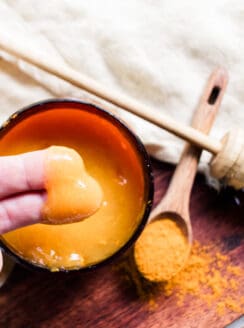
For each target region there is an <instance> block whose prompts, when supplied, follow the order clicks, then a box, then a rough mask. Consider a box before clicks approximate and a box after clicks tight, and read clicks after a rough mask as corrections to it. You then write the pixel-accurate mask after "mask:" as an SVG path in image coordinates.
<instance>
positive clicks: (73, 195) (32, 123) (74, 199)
mask: <svg viewBox="0 0 244 328" xmlns="http://www.w3.org/2000/svg"><path fill="white" fill-rule="evenodd" d="M52 145H55V146H57V148H56V147H54V148H53V147H51V148H49V149H50V152H49V155H48V156H51V157H49V159H48V160H47V163H49V164H50V163H51V165H49V169H48V176H49V179H48V180H47V189H48V197H47V202H46V205H45V207H44V209H43V214H44V220H45V222H48V221H49V223H50V221H53V222H54V223H57V221H58V220H60V221H62V220H64V221H63V222H66V224H58V225H50V224H35V225H32V226H28V227H24V228H21V229H17V230H15V231H12V232H9V233H7V234H4V235H3V236H1V244H2V247H3V248H4V249H5V250H7V251H8V252H9V253H10V254H12V255H13V256H14V257H15V258H16V259H17V260H19V261H20V262H23V263H24V264H28V265H30V266H32V267H38V268H44V269H48V270H51V271H62V270H65V271H66V270H76V269H85V268H88V267H92V266H94V265H95V266H97V265H98V264H100V263H104V262H106V261H107V260H111V259H112V258H114V257H115V256H116V255H118V254H120V253H121V252H122V251H124V250H125V249H127V248H128V247H129V246H130V245H131V244H132V242H133V241H135V239H136V238H137V237H138V235H139V233H140V231H141V230H142V228H143V226H144V225H145V223H146V220H147V217H148V215H149V211H150V208H151V203H152V194H153V181H152V175H151V168H150V162H149V158H148V155H147V153H146V151H145V149H144V147H143V145H142V144H141V142H140V141H139V140H138V138H137V137H136V136H135V135H134V134H133V133H132V132H131V131H130V130H129V129H128V128H127V127H126V126H125V125H124V124H123V123H121V122H120V120H118V119H117V118H115V117H114V116H113V115H111V114H110V113H108V112H106V111H104V110H102V109H99V108H97V107H95V106H93V105H91V104H87V103H82V102H79V101H74V100H53V101H46V102H42V103H39V104H36V105H33V106H30V107H29V108H27V109H25V110H23V111H21V112H18V113H17V115H16V114H15V115H14V118H13V119H10V121H9V122H8V123H7V124H5V127H4V128H3V129H2V130H1V131H0V155H14V154H19V153H24V152H29V151H34V150H37V149H45V148H48V147H50V146H52ZM62 147H65V148H62ZM66 147H67V148H66ZM72 149H73V150H72ZM55 156H56V157H55ZM65 156H68V157H70V158H71V159H72V160H71V161H70V162H69V161H66V160H65ZM51 158H52V160H51V161H50V159H51ZM53 158H59V160H58V165H57V162H55V160H54V161H53ZM68 162H69V164H68ZM77 163H78V164H77ZM70 165H71V166H70ZM77 176H79V177H80V178H79V177H78V178H77ZM65 179H66V180H65ZM72 184H73V186H72ZM68 186H69V187H68ZM70 186H72V188H71V187H70ZM84 186H86V187H87V189H86V192H87V193H86V197H84V198H83V200H86V202H87V203H86V204H85V203H83V204H82V201H83V200H82V199H81V197H82V192H81V191H82V188H83V191H84V190H85V189H84ZM88 186H90V187H88ZM54 187H55V188H54ZM60 199H63V200H62V201H60ZM88 200H90V201H88ZM79 202H80V203H79ZM85 205H86V206H87V207H86V206H85ZM83 210H84V213H82V211H83ZM70 213H71V214H70ZM87 215H88V216H89V217H88V218H86V219H84V220H82V221H81V222H77V223H67V222H69V221H70V218H71V217H72V220H73V219H74V218H77V219H78V220H80V219H82V218H85V217H86V216H87ZM82 216H83V217H82ZM63 222H62V223H63Z"/></svg>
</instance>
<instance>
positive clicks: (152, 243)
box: [134, 218, 190, 282]
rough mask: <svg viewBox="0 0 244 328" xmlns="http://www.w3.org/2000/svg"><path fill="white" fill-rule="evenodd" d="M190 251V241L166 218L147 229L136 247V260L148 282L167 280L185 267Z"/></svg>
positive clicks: (153, 223) (151, 224) (149, 225)
mask: <svg viewBox="0 0 244 328" xmlns="http://www.w3.org/2000/svg"><path fill="white" fill-rule="evenodd" d="M189 251H190V247H189V244H188V241H187V239H186V237H185V235H184V234H183V232H182V231H181V229H180V227H179V226H178V225H177V223H176V222H174V221H172V220H171V219H168V218H163V219H159V220H156V221H153V222H152V223H150V224H148V225H147V226H146V228H145V229H144V231H143V232H142V234H141V236H140V237H139V239H138V240H137V242H136V244H135V248H134V258H135V262H136V265H137V268H138V270H139V271H140V273H141V274H142V275H143V276H144V277H145V278H146V279H148V280H150V281H152V282H160V281H168V280H170V279H171V278H172V277H174V276H175V275H176V274H177V273H178V272H179V271H180V270H181V269H182V268H183V266H184V264H185V262H186V259H187V258H188V255H189Z"/></svg>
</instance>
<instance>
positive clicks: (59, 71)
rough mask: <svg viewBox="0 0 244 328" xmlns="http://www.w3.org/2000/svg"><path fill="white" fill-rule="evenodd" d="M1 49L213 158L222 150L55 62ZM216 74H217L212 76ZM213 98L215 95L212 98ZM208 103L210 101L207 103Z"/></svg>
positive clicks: (222, 78) (223, 80)
mask: <svg viewBox="0 0 244 328" xmlns="http://www.w3.org/2000/svg"><path fill="white" fill-rule="evenodd" d="M0 48H1V49H2V50H4V51H6V52H8V53H9V54H11V55H14V56H15V57H17V58H21V59H22V60H24V61H26V62H27V63H29V64H31V65H34V66H37V67H38V68H40V69H42V70H44V71H46V72H48V73H50V74H52V75H55V76H57V77H59V78H61V79H63V80H65V81H67V82H69V83H71V84H72V85H74V86H77V87H79V88H82V89H84V90H86V91H88V92H89V93H91V94H94V95H95V96H98V97H100V98H102V99H104V100H106V101H108V102H110V103H112V104H114V105H116V106H118V107H120V108H122V109H124V110H126V111H128V112H130V113H132V114H135V115H137V116H139V117H141V118H143V119H145V120H147V121H149V122H151V123H153V124H155V125H157V126H159V127H160V128H163V129H165V130H167V131H168V132H171V133H173V134H175V135H176V136H178V137H180V138H183V139H185V140H187V141H188V142H191V143H193V144H195V145H197V146H199V147H201V148H203V149H206V150H208V151H209V152H211V153H213V154H218V153H219V151H220V150H221V147H222V145H221V142H220V141H218V140H214V139H212V138H210V137H208V136H206V135H204V134H203V133H201V132H200V131H197V130H195V129H194V128H192V127H190V126H185V125H183V124H181V123H179V122H177V121H175V120H173V119H172V118H170V117H169V116H167V115H164V114H162V113H159V112H158V111H155V110H152V109H151V108H149V107H148V106H146V105H143V104H141V103H139V102H137V101H136V100H132V99H130V98H128V97H126V96H123V95H121V94H118V93H116V92H113V91H110V90H107V89H106V88H105V87H103V86H102V85H101V84H99V83H97V82H96V81H94V80H92V79H90V78H88V77H87V76H85V75H83V74H81V73H79V72H77V71H76V70H74V69H72V68H70V67H68V66H65V65H60V64H58V63H56V62H52V63H51V64H50V62H49V61H47V60H43V59H42V58H40V56H38V58H37V57H35V56H33V55H31V54H30V53H29V52H28V49H26V50H22V49H17V48H16V47H15V46H12V45H10V44H6V43H5V42H4V41H3V40H0ZM218 70H219V81H218V85H216V91H217V92H219V93H220V94H219V97H218V99H219V100H218V101H221V98H222V95H223V92H224V89H225V87H226V84H227V74H226V72H225V71H224V70H223V69H218ZM215 74H216V72H215ZM213 98H214V95H213ZM209 100H210V101H211V99H209Z"/></svg>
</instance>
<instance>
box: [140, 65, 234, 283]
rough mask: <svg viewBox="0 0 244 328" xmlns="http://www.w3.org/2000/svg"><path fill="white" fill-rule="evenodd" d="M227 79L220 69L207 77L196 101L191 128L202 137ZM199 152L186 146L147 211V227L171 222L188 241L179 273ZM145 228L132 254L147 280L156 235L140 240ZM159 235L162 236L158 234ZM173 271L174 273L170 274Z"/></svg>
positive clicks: (189, 237)
mask: <svg viewBox="0 0 244 328" xmlns="http://www.w3.org/2000/svg"><path fill="white" fill-rule="evenodd" d="M227 80H228V77H227V75H223V71H220V70H217V71H215V72H214V73H213V74H212V75H211V76H210V78H209V81H208V83H207V86H206V88H205V90H204V92H203V95H202V97H201V99H200V102H199V105H198V108H197V109H196V111H195V113H194V116H193V120H192V127H194V128H195V129H198V130H200V131H202V132H203V133H205V134H207V133H209V131H210V128H211V126H212V125H213V122H214V119H215V117H216V115H217V112H218V108H219V106H220V103H221V99H222V97H223V93H224V90H225V87H226V84H227ZM201 152H202V150H201V149H200V148H197V147H196V146H194V145H191V144H186V146H185V148H184V150H183V153H182V156H181V159H180V162H179V164H178V165H177V168H176V170H175V172H174V175H173V177H172V179H171V182H170V186H169V188H168V190H167V192H166V195H165V196H164V198H163V199H162V200H161V202H160V203H159V204H158V205H157V206H156V207H155V209H154V210H153V211H152V212H151V215H150V218H149V223H150V224H149V225H151V224H152V222H154V221H156V220H161V219H166V218H167V219H168V220H172V221H174V222H175V223H176V224H177V229H178V230H179V229H180V230H179V231H180V233H181V235H182V236H183V237H186V240H187V242H188V244H186V245H187V247H186V254H185V256H183V257H184V258H182V265H180V266H179V270H180V269H181V268H182V266H183V265H184V264H185V261H186V259H187V258H188V255H189V252H190V249H191V245H192V226H191V221H190V215H189V201H190V194H191V189H192V185H193V181H194V178H195V175H196V171H197V166H198V161H199V158H200V155H201ZM148 228H149V226H147V227H146V228H145V230H144V231H143V233H142V235H141V237H140V238H139V239H138V241H137V242H136V244H135V250H134V255H135V260H136V263H137V266H138V269H139V271H140V272H141V273H142V274H143V275H144V276H145V277H146V278H148V277H150V278H149V280H154V279H153V275H151V274H150V273H149V274H147V272H145V271H150V270H154V269H155V267H154V268H150V265H148V264H147V265H146V266H145V265H144V264H145V262H146V257H147V255H148V256H149V257H150V261H151V260H152V259H153V256H154V251H156V250H155V248H154V249H152V252H150V251H149V248H150V245H149V244H150V243H153V244H154V247H155V244H156V241H155V240H154V239H155V238H156V235H153V236H152V235H151V236H149V238H147V237H145V238H144V237H143V234H144V236H146V230H147V229H148ZM150 229H151V227H150ZM157 229H158V227H157ZM148 231H149V230H148ZM182 232H183V234H182ZM148 233H149V232H148ZM162 233H163V231H162ZM156 234H159V232H156ZM160 236H162V234H161V235H160ZM143 238H144V245H141V243H142V242H143ZM160 238H161V237H160ZM166 238H168V236H166ZM139 243H140V245H139ZM148 243H149V244H148ZM142 246H144V247H147V248H148V249H147V250H146V252H144V251H145V249H144V251H143V250H142V249H143V247H142ZM140 252H141V253H140ZM152 254H153V255H152ZM166 257H167V254H160V261H161V262H162V261H164V259H165V258H166ZM180 261H181V260H180ZM148 263H149V262H148ZM142 264H143V265H142ZM154 264H155V265H156V263H153V265H154ZM161 267H162V266H161ZM179 270H178V271H179ZM178 271H177V272H178ZM177 272H174V274H175V273H177ZM162 274H163V273H162ZM155 281H160V274H158V275H156V276H155Z"/></svg>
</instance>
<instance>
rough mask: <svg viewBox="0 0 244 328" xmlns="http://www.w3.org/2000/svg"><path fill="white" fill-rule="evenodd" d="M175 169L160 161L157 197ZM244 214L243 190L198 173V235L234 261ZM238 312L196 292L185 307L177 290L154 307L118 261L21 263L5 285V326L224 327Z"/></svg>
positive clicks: (1, 315) (242, 252) (243, 243)
mask: <svg viewBox="0 0 244 328" xmlns="http://www.w3.org/2000/svg"><path fill="white" fill-rule="evenodd" d="M172 170H173V168H172V167H171V166H169V165H166V164H162V163H158V162H154V174H155V186H156V192H155V203H157V202H158V201H159V199H160V198H161V197H162V195H163V194H164V193H165V190H166V188H167V185H168V182H169V178H170V176H171V174H172ZM238 202H239V203H240V205H237V203H238ZM243 216H244V193H243V192H233V191H232V190H230V189H227V190H224V191H223V192H221V193H218V192H216V191H214V190H213V189H211V188H209V187H208V186H206V184H205V181H204V178H203V177H199V176H198V177H197V180H196V183H195V185H194V189H193V194H192V199H191V217H192V222H193V233H194V236H195V238H197V239H198V240H199V241H201V242H203V243H207V242H211V241H213V240H216V239H217V240H219V241H220V245H221V246H220V247H221V250H222V251H225V252H226V253H228V255H229V256H230V258H231V261H232V263H236V264H238V263H239V264H241V265H243V263H244V262H243V260H244V217H243ZM239 279H240V282H241V289H240V290H238V291H237V297H239V296H240V297H241V296H243V295H244V284H243V283H244V277H240V278H239ZM243 312H244V309H243ZM237 316H238V315H237V314H235V313H232V312H231V311H229V312H228V311H227V312H226V314H225V315H224V316H222V317H220V316H217V315H216V313H215V310H214V308H211V307H210V308H208V307H207V306H206V304H204V303H202V302H201V301H200V300H196V299H193V298H191V297H189V298H188V299H187V302H186V305H185V306H184V307H178V306H177V304H176V299H175V297H174V296H172V297H169V298H167V299H166V298H165V297H164V296H163V295H159V296H158V298H157V307H156V308H155V309H153V310H152V309H150V307H149V306H148V304H147V303H146V302H143V301H142V300H140V299H139V298H138V296H137V294H136V292H135V288H133V286H131V285H128V284H127V283H126V282H125V281H124V280H123V279H122V277H121V275H120V272H118V271H115V270H113V267H112V265H110V266H107V267H104V268H101V269H99V270H97V271H94V272H91V273H85V274H84V273H83V274H82V273H79V272H74V273H69V274H43V273H37V272H30V271H27V270H25V269H23V268H21V267H19V266H17V267H16V269H15V270H14V272H13V274H12V276H11V277H10V279H9V281H8V283H7V284H6V285H5V286H4V287H3V288H2V289H1V290H0V327H6V328H19V327H23V328H32V327H33V328H34V327H35V328H36V327H40V328H45V327H48V328H49V327H52V328H55V327H57V328H59V327H60V328H61V327H62V328H63V327H87V328H90V327H92V328H93V327H97V328H105V327H106V328H114V327H115V328H117V327H118V328H120V327H126V328H150V327H153V328H158V327H167V328H168V327H170V328H176V327H177V328H178V327H186V328H187V327H189V328H190V327H191V328H198V327H208V328H211V327H213V328H220V327H223V326H224V325H225V324H227V323H228V322H230V321H231V320H233V319H234V318H235V317H237Z"/></svg>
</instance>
